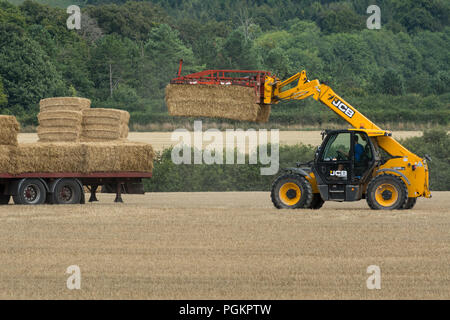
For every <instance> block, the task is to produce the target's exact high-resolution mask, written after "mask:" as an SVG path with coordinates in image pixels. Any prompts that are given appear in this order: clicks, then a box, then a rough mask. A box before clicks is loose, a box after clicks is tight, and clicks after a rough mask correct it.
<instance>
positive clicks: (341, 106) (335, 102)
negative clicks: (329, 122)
mask: <svg viewBox="0 0 450 320" xmlns="http://www.w3.org/2000/svg"><path fill="white" fill-rule="evenodd" d="M331 103H332V104H333V106H335V107H336V108H338V109H339V110H340V111H342V112H343V113H344V114H345V115H346V116H348V117H349V118H351V117H353V115H354V114H355V111H353V110H352V109H350V108H349V107H348V106H346V105H345V103H343V102H342V101H341V100H339V99H338V98H334V99H333V101H332V102H331Z"/></svg>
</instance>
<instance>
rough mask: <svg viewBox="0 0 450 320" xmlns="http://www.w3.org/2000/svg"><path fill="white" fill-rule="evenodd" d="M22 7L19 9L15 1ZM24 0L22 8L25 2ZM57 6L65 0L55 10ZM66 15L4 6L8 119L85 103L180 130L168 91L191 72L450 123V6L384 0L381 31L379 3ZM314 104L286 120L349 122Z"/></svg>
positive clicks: (99, 4) (234, 0)
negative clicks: (291, 81) (293, 78)
mask: <svg viewBox="0 0 450 320" xmlns="http://www.w3.org/2000/svg"><path fill="white" fill-rule="evenodd" d="M12 2H17V1H12ZM19 2H20V1H19ZM45 2H51V3H54V1H53V2H52V1H45ZM75 2H76V3H78V4H79V5H81V6H82V23H81V24H82V28H81V30H78V31H76V30H68V29H67V27H66V20H67V18H68V14H67V13H66V11H65V9H64V8H57V7H50V6H46V5H41V4H39V3H38V2H36V1H30V0H27V1H24V2H23V3H21V4H20V5H13V4H11V3H10V2H8V1H5V0H0V112H1V113H3V114H14V115H16V116H17V117H18V119H19V120H20V122H21V123H22V124H23V125H35V124H36V121H37V120H36V114H37V112H38V102H39V100H40V99H41V98H45V97H50V96H61V95H76V96H84V97H88V98H91V99H92V100H93V106H94V107H106V106H107V107H114V108H119V109H125V110H128V111H130V113H131V115H132V122H134V123H141V124H145V123H147V122H149V121H155V119H156V120H160V121H174V120H173V119H172V118H171V117H169V116H167V110H166V107H165V103H164V88H165V86H166V85H167V83H168V82H169V80H170V79H171V78H173V77H174V76H175V74H176V72H177V67H178V60H179V59H180V58H183V59H184V61H185V64H184V73H190V72H195V71H200V70H203V69H221V68H232V69H261V70H269V71H272V72H274V73H276V74H277V75H278V76H279V77H280V78H285V77H288V76H289V75H292V74H294V73H296V72H298V71H300V70H302V69H306V70H307V71H308V74H309V76H310V77H311V78H318V79H320V80H321V81H322V82H325V83H327V84H328V85H331V86H332V87H333V89H335V91H337V92H338V93H339V94H341V95H342V96H344V97H345V98H346V100H348V101H349V102H351V103H352V104H353V105H355V106H357V107H358V109H360V110H361V111H363V112H364V113H366V114H367V115H368V116H369V117H370V118H371V119H373V120H374V121H382V122H385V121H393V120H394V119H395V120H396V121H414V122H417V123H424V122H435V123H439V124H441V125H444V126H445V125H447V124H448V122H449V119H450V92H449V89H448V87H447V83H448V82H449V80H450V69H449V68H450V67H449V66H450V63H449V62H450V41H449V40H450V39H449V37H450V27H449V24H448V17H449V12H450V3H449V2H448V1H445V0H417V1H407V0H383V1H378V5H379V6H380V8H381V17H382V29H381V30H367V28H366V26H365V22H366V19H367V17H368V14H366V9H367V7H368V6H369V5H370V4H371V3H370V2H371V1H368V0H367V1H366V0H364V1H360V0H358V1H356V0H351V1H350V0H348V1H320V2H319V1H313V0H303V1H298V0H282V1H272V0H254V1H250V0H230V1H222V0H211V1H201V0H186V1H178V0H153V1H121V0H116V1H106V0H84V1H81V0H80V1H75ZM313 104H315V102H311V101H302V102H290V103H285V104H283V105H282V106H280V107H277V108H275V111H274V113H273V117H272V119H273V120H274V121H278V122H280V123H292V122H295V123H320V122H326V121H339V120H338V119H337V118H335V117H334V116H333V115H332V113H330V112H329V111H328V110H326V109H325V108H320V107H317V106H315V105H313Z"/></svg>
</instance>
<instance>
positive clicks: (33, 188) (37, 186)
mask: <svg viewBox="0 0 450 320" xmlns="http://www.w3.org/2000/svg"><path fill="white" fill-rule="evenodd" d="M46 196H47V195H46V189H45V186H44V184H43V183H42V181H41V180H39V179H25V180H23V181H22V183H20V184H19V188H18V190H17V195H15V196H13V200H14V203H15V204H33V205H34V204H43V203H44V202H45V198H46Z"/></svg>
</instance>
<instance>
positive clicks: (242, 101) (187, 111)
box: [166, 84, 261, 121]
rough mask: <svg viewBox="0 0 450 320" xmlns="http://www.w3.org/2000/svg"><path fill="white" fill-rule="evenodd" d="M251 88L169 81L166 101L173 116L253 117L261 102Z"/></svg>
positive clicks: (242, 119) (241, 118)
mask: <svg viewBox="0 0 450 320" xmlns="http://www.w3.org/2000/svg"><path fill="white" fill-rule="evenodd" d="M256 100H257V98H256V93H255V90H254V89H253V88H250V87H243V86H231V85H230V86H227V85H189V84H169V85H168V86H167V87H166V104H167V107H168V109H169V113H170V114H171V115H173V116H185V117H211V118H226V119H234V120H240V121H256V120H257V119H258V113H259V112H260V109H261V107H260V105H259V104H257V103H256Z"/></svg>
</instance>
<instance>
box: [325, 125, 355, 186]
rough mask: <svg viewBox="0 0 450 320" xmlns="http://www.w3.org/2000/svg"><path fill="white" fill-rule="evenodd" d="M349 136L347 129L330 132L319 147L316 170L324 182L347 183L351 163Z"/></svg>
mask: <svg viewBox="0 0 450 320" xmlns="http://www.w3.org/2000/svg"><path fill="white" fill-rule="evenodd" d="M351 138H352V134H351V133H350V132H348V131H347V132H335V133H331V134H330V135H328V137H327V138H326V140H325V141H324V144H323V145H322V147H321V148H320V149H321V151H320V153H319V157H318V159H317V169H318V170H317V171H318V173H319V175H320V178H321V180H322V181H324V182H325V183H326V184H328V185H333V184H347V183H349V181H350V179H351V177H352V164H353V157H352V154H353V146H352V144H351Z"/></svg>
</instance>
